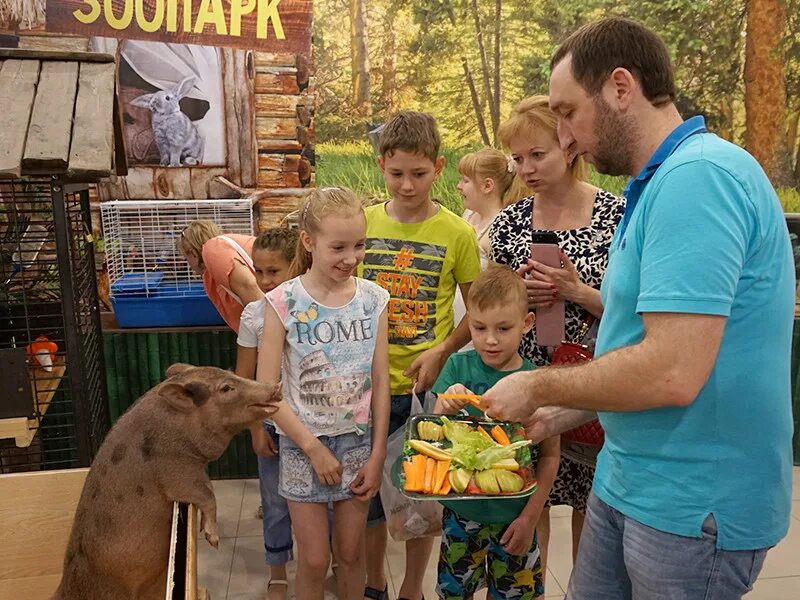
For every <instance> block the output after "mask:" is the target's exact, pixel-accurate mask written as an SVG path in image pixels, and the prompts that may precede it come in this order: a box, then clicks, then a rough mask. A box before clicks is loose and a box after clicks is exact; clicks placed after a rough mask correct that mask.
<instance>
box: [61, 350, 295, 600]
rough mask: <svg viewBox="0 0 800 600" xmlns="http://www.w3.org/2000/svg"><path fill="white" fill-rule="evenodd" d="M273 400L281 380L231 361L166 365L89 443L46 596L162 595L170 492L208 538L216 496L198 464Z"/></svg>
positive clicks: (110, 598) (99, 599)
mask: <svg viewBox="0 0 800 600" xmlns="http://www.w3.org/2000/svg"><path fill="white" fill-rule="evenodd" d="M278 402H280V386H277V385H267V384H263V383H257V382H255V381H252V380H249V379H243V378H241V377H237V376H236V375H234V374H233V373H231V372H230V371H224V370H222V369H217V368H214V367H193V366H191V365H185V364H175V365H172V366H171V367H170V368H169V369H167V379H166V380H164V381H163V382H162V383H160V384H159V385H157V386H156V387H154V388H153V389H151V390H150V391H148V392H147V393H146V394H145V395H144V396H142V397H141V398H140V399H139V400H137V401H136V403H135V404H134V405H133V406H132V407H131V409H130V410H129V411H128V412H127V413H125V415H123V416H122V417H121V418H120V419H119V421H118V422H117V423H116V425H114V427H113V428H112V429H111V431H110V432H109V433H108V436H107V437H106V439H105V441H104V442H103V444H102V446H101V447H100V450H99V451H98V453H97V456H96V458H95V460H94V462H93V464H92V467H91V469H90V470H89V474H88V476H87V477H86V482H85V484H84V486H83V491H82V493H81V498H80V501H79V503H78V508H77V511H76V514H75V521H74V523H73V526H72V532H71V534H70V539H69V544H68V545H67V551H66V555H65V557H64V571H63V574H62V578H61V584H60V585H59V587H58V590H57V591H56V593H55V596H53V600H123V599H124V600H164V597H165V594H166V579H167V562H168V560H169V549H170V530H171V524H172V506H173V502H174V501H179V502H186V503H192V504H194V505H195V506H197V507H198V508H199V509H200V511H201V515H202V516H201V520H200V526H201V528H202V530H203V531H204V532H205V538H206V540H208V542H209V543H210V544H211V545H212V546H214V547H216V546H217V544H218V542H219V535H218V531H217V505H216V498H215V497H214V491H213V488H212V487H211V481H210V480H209V478H208V475H207V474H206V469H205V467H206V465H207V464H208V463H209V462H210V461H212V460H216V459H217V458H219V457H220V456H221V455H222V453H223V452H224V451H225V449H226V448H227V447H228V444H229V443H230V441H231V439H232V438H233V436H234V435H236V434H237V433H238V432H240V431H242V430H244V429H246V428H248V427H250V426H252V425H255V424H257V423H258V422H259V421H261V420H263V419H264V418H265V417H267V416H269V415H270V414H272V413H274V412H275V411H276V410H277V409H278ZM190 535H192V533H191V532H190Z"/></svg>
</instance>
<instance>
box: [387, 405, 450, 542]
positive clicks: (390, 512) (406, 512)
mask: <svg viewBox="0 0 800 600" xmlns="http://www.w3.org/2000/svg"><path fill="white" fill-rule="evenodd" d="M417 414H422V405H421V404H420V401H419V398H417V395H416V394H413V393H412V398H411V415H412V416H413V415H417ZM405 435H406V432H405V427H401V428H399V429H398V430H397V431H395V432H394V433H392V434H391V435H390V436H389V440H388V442H387V444H386V462H385V463H384V465H383V483H382V485H381V502H382V503H383V512H384V513H385V514H386V527H387V529H388V530H389V534H390V535H391V536H392V539H393V540H394V541H396V542H404V541H406V540H411V539H414V538H421V537H432V536H436V535H439V534H441V532H442V505H441V504H439V503H438V502H431V501H427V502H426V501H419V500H412V499H411V498H406V497H405V496H404V495H403V494H402V493H401V492H400V490H398V489H397V488H396V487H394V485H393V484H392V466H393V465H394V463H395V462H396V461H397V459H398V458H399V457H401V456H402V455H403V444H404V443H405Z"/></svg>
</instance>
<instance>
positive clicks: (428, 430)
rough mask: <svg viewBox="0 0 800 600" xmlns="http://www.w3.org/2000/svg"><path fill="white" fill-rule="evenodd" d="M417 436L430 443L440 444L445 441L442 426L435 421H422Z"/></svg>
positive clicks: (418, 424)
mask: <svg viewBox="0 0 800 600" xmlns="http://www.w3.org/2000/svg"><path fill="white" fill-rule="evenodd" d="M417 434H418V435H419V437H420V438H421V439H423V440H427V441H429V442H439V441H441V440H443V439H444V431H442V426H441V425H437V424H436V423H434V422H433V421H420V422H419V423H417Z"/></svg>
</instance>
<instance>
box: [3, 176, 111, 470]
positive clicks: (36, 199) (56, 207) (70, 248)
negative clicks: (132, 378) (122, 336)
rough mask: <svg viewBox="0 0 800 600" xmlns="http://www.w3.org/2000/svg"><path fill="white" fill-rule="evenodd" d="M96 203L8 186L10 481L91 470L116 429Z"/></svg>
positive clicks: (76, 195)
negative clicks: (109, 394)
mask: <svg viewBox="0 0 800 600" xmlns="http://www.w3.org/2000/svg"><path fill="white" fill-rule="evenodd" d="M91 232H92V227H91V216H90V209H89V193H88V188H87V187H86V185H71V184H64V183H63V182H62V181H61V180H59V179H58V178H57V177H52V178H51V177H35V178H34V177H24V178H22V179H11V180H2V181H0V366H1V369H2V374H0V431H1V432H2V434H3V435H2V437H3V439H0V472H3V473H8V472H16V471H30V470H39V469H63V468H71V467H78V466H88V465H89V464H90V462H91V460H92V458H93V457H94V455H95V453H96V452H97V450H98V448H99V446H100V444H101V443H102V441H103V438H104V437H105V434H106V433H107V431H108V428H109V415H108V403H107V400H106V387H105V377H104V365H103V350H102V338H101V331H100V315H99V310H98V296H97V284H96V279H95V261H94V240H93V238H92V233H91Z"/></svg>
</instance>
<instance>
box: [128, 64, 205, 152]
mask: <svg viewBox="0 0 800 600" xmlns="http://www.w3.org/2000/svg"><path fill="white" fill-rule="evenodd" d="M194 82H195V78H194V77H187V78H186V79H184V80H183V81H181V82H180V83H178V84H177V85H176V86H174V87H172V88H170V89H167V90H161V91H158V92H154V93H152V94H143V95H142V96H138V97H136V98H134V99H133V100H131V104H132V105H133V106H138V107H140V108H147V109H149V110H150V111H151V112H152V113H153V114H152V127H153V137H154V138H155V140H156V145H157V146H158V152H159V155H160V156H161V166H162V167H166V166H170V167H179V166H181V165H188V166H194V165H198V164H200V163H201V162H202V160H203V146H204V140H203V136H202V135H200V132H199V131H198V130H197V127H196V126H195V124H194V123H192V121H191V119H190V118H189V117H188V116H186V114H184V113H183V112H181V107H180V99H181V98H183V97H184V96H186V94H188V93H189V90H191V89H192V87H193V86H194Z"/></svg>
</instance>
